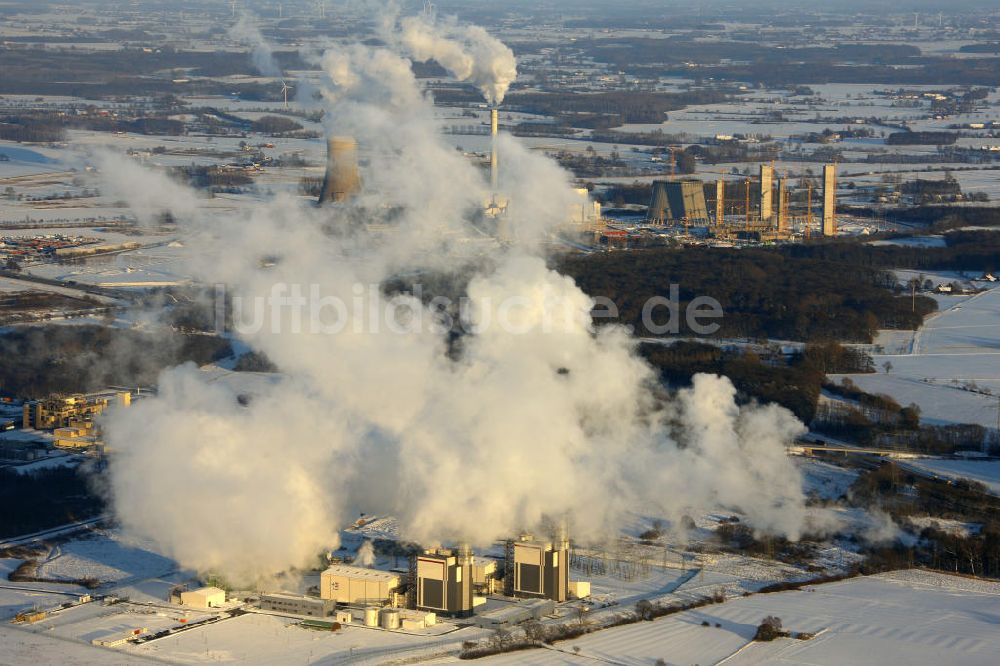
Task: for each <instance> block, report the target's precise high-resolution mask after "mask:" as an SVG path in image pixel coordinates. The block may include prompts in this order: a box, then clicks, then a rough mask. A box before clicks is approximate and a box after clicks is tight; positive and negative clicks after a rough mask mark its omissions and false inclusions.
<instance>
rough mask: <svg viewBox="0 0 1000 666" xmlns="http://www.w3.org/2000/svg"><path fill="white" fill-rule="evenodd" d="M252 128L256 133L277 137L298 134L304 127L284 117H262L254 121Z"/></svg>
mask: <svg viewBox="0 0 1000 666" xmlns="http://www.w3.org/2000/svg"><path fill="white" fill-rule="evenodd" d="M250 128H251V129H252V130H253V131H254V132H260V133H261V134H270V135H274V136H277V135H281V134H288V133H290V132H297V131H299V130H300V129H302V125H300V124H299V123H297V122H295V121H294V120H292V119H291V118H286V117H284V116H261V117H260V118H258V119H257V120H255V121H253V123H252V124H251V125H250Z"/></svg>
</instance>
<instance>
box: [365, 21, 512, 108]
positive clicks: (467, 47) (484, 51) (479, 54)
mask: <svg viewBox="0 0 1000 666" xmlns="http://www.w3.org/2000/svg"><path fill="white" fill-rule="evenodd" d="M395 23H396V20H395V17H394V16H392V17H388V18H386V19H385V20H384V21H383V26H385V27H386V28H387V30H388V31H387V35H386V38H387V41H388V42H389V43H390V44H394V45H396V46H397V47H398V48H400V49H402V50H403V51H404V52H405V53H406V54H408V55H409V56H411V57H412V58H413V59H414V60H417V61H420V62H426V61H428V60H435V61H436V62H437V63H438V64H439V65H441V66H442V67H444V68H445V69H446V70H448V72H449V73H450V74H451V75H452V76H454V77H455V78H456V79H458V80H459V81H467V82H469V83H471V84H472V85H474V86H476V87H477V88H478V89H479V91H480V92H481V93H482V95H483V97H485V98H486V101H487V102H489V103H490V104H491V105H498V104H500V103H501V102H502V101H503V98H504V96H505V95H506V94H507V90H508V89H509V88H510V85H511V84H512V83H513V82H514V79H516V78H517V62H516V61H515V59H514V52H513V51H511V50H510V48H509V47H508V46H507V45H506V44H504V43H503V42H501V41H500V40H498V39H497V38H495V37H493V36H492V35H490V34H489V33H488V32H486V30H484V29H483V28H481V27H479V26H474V25H461V24H459V23H458V22H457V21H455V20H454V19H450V20H437V19H435V18H433V17H428V16H407V17H404V18H402V19H401V20H400V21H399V29H398V31H397V30H396V25H395Z"/></svg>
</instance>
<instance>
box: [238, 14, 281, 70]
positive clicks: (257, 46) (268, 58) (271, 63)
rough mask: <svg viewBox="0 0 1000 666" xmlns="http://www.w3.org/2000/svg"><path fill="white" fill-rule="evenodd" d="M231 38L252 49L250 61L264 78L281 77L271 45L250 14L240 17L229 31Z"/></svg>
mask: <svg viewBox="0 0 1000 666" xmlns="http://www.w3.org/2000/svg"><path fill="white" fill-rule="evenodd" d="M229 37H230V39H233V40H234V41H237V42H239V43H241V44H243V45H245V46H249V47H250V59H251V60H252V61H253V64H254V67H256V68H257V71H258V72H260V73H261V74H263V75H264V76H275V77H277V76H281V68H280V67H279V66H278V63H277V62H276V61H275V59H274V52H273V51H272V50H271V45H270V44H268V43H267V40H266V39H264V35H262V34H261V33H260V28H258V27H257V23H256V22H255V21H254V20H253V18H252V17H251V16H250V15H248V14H243V15H242V16H240V20H239V21H237V22H236V23H234V24H233V27H232V28H230V29H229Z"/></svg>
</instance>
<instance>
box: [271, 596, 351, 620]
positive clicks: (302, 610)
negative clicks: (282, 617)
mask: <svg viewBox="0 0 1000 666" xmlns="http://www.w3.org/2000/svg"><path fill="white" fill-rule="evenodd" d="M260 609H261V610H266V611H272V612H274V613H288V614H289V615H308V616H309V617H331V616H333V615H334V613H335V612H336V610H337V602H336V601H334V600H333V599H317V598H316V597H306V596H303V595H299V594H285V593H283V592H274V593H271V594H262V595H261V597H260Z"/></svg>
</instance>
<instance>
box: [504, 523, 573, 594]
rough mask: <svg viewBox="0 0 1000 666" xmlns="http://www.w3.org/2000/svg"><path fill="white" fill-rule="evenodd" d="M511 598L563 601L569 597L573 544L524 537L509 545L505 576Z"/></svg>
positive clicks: (508, 543) (566, 541)
mask: <svg viewBox="0 0 1000 666" xmlns="http://www.w3.org/2000/svg"><path fill="white" fill-rule="evenodd" d="M504 584H505V586H506V592H507V594H508V595H510V596H516V597H535V598H545V599H551V600H552V601H556V602H563V601H566V599H568V598H569V541H568V540H566V539H563V540H561V541H560V542H558V543H556V544H552V543H546V542H542V541H535V540H534V539H532V538H531V537H527V536H524V537H521V539H520V540H518V541H508V542H507V570H506V573H505V575H504Z"/></svg>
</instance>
